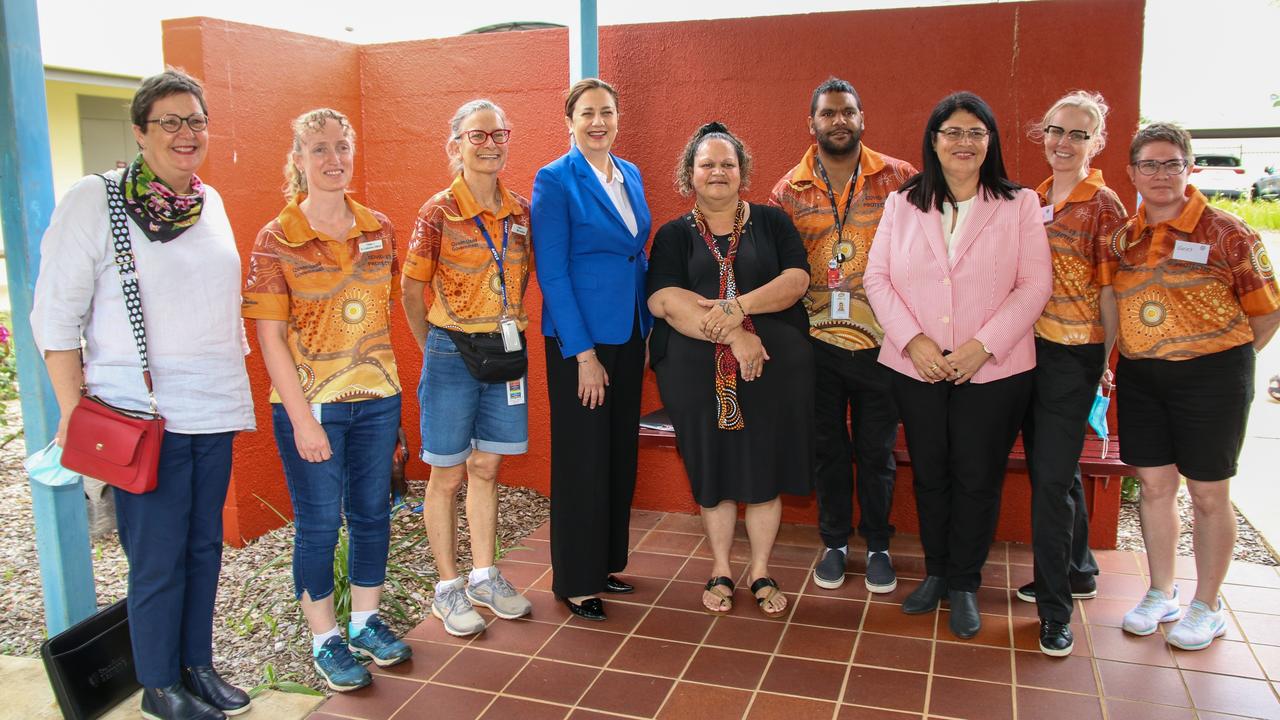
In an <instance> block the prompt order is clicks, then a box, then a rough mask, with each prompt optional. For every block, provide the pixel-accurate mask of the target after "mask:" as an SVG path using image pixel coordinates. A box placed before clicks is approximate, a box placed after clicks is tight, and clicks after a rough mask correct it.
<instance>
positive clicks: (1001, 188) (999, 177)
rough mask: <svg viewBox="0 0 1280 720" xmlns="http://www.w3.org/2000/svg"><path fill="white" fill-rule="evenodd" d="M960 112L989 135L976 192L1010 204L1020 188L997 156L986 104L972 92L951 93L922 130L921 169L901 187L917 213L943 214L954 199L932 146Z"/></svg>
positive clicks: (994, 132)
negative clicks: (935, 211) (980, 123)
mask: <svg viewBox="0 0 1280 720" xmlns="http://www.w3.org/2000/svg"><path fill="white" fill-rule="evenodd" d="M959 110H964V111H966V112H969V113H972V114H973V115H975V116H976V117H977V118H978V120H979V121H981V122H982V124H983V125H985V126H986V128H987V132H988V133H990V134H989V135H988V140H987V156H986V158H984V159H983V161H982V167H980V168H978V190H979V192H982V193H984V194H985V195H986V196H987V197H988V198H990V197H998V198H1001V199H1003V200H1012V199H1013V198H1014V196H1015V195H1016V194H1017V192H1018V190H1020V189H1021V188H1022V186H1021V185H1019V184H1017V183H1015V182H1013V181H1012V180H1010V179H1009V174H1008V173H1006V172H1005V170H1004V158H1003V157H1002V156H1001V155H1000V131H999V130H998V129H997V128H996V116H995V113H993V112H992V111H991V106H989V105H987V103H986V101H985V100H983V99H982V98H980V97H978V96H977V95H974V94H973V93H971V92H958V93H952V94H950V95H948V96H946V97H944V98H942V100H941V101H940V102H939V103H938V104H937V105H936V106H934V108H933V112H931V113H929V122H928V123H927V124H926V125H925V128H924V142H923V143H922V147H921V150H920V156H921V159H922V160H923V162H922V169H921V171H920V172H919V173H917V174H916V175H915V176H913V177H912V178H911V179H910V180H908V181H907V182H905V183H903V185H902V188H901V190H899V192H904V193H906V194H907V201H908V202H910V203H911V204H912V205H915V206H916V208H917V209H919V210H920V212H929V210H931V209H932V210H938V211H941V210H942V206H943V204H944V203H946V202H948V201H949V202H952V203H954V202H955V201H956V199H955V197H954V196H952V194H951V188H950V187H948V186H947V179H946V177H944V176H943V174H942V162H941V161H939V160H938V153H937V151H935V150H934V147H933V144H934V139H935V135H936V133H937V132H938V130H940V129H942V123H944V122H946V120H947V118H949V117H951V115H952V114H953V113H955V112H957V111H959Z"/></svg>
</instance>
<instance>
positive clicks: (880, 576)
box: [867, 552, 898, 594]
mask: <svg viewBox="0 0 1280 720" xmlns="http://www.w3.org/2000/svg"><path fill="white" fill-rule="evenodd" d="M897 587H898V575H897V573H895V572H894V571H893V561H892V560H890V559H889V553H888V552H873V553H867V590H869V591H871V592H873V593H879V594H884V593H891V592H893V591H894V590H895V589H897Z"/></svg>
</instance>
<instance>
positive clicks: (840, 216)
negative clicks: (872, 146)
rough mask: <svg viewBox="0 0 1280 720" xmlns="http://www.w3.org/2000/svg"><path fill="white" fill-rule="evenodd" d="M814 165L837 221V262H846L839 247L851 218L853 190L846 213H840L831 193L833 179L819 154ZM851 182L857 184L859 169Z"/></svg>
mask: <svg viewBox="0 0 1280 720" xmlns="http://www.w3.org/2000/svg"><path fill="white" fill-rule="evenodd" d="M813 163H814V164H815V165H817V166H818V172H819V173H821V174H822V182H823V183H824V184H825V185H826V186H827V202H829V203H831V217H833V218H834V219H835V221H836V248H835V249H834V250H833V252H834V253H835V256H836V261H837V262H844V261H845V260H846V259H848V258H842V257H840V254H841V253H840V250H839V245H840V243H841V242H843V241H844V223H845V220H846V219H848V217H849V211H850V210H851V209H853V190H852V189H850V190H849V201H848V202H846V203H845V205H844V212H840V207H839V205H837V204H836V195H835V193H834V192H832V191H831V178H829V177H827V169H826V168H825V167H823V166H822V158H820V157H818V155H817V153H814V155H813ZM849 182H850V183H853V184H855V185H856V184H857V182H858V168H854V171H853V177H851V178H849Z"/></svg>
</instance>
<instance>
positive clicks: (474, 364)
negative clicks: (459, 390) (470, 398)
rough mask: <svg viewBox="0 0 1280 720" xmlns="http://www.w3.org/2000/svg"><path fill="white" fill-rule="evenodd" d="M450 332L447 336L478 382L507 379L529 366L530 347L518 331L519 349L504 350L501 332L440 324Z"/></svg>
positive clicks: (503, 380)
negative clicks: (480, 331)
mask: <svg viewBox="0 0 1280 720" xmlns="http://www.w3.org/2000/svg"><path fill="white" fill-rule="evenodd" d="M441 329H442V330H444V331H445V332H447V333H449V339H451V340H453V344H454V346H455V347H457V348H458V353H459V354H460V355H462V360H463V362H465V363H466V364H467V371H468V372H470V373H471V377H473V378H475V379H476V380H479V381H480V382H486V383H496V382H510V381H512V380H519V379H520V378H522V377H524V374H525V371H527V370H528V369H529V353H528V350H527V348H528V347H529V346H528V345H527V344H526V343H525V341H524V333H523V332H522V333H520V349H519V350H516V351H514V352H507V351H506V350H505V349H503V347H504V346H503V344H502V333H465V332H462V331H461V330H450V329H448V328H441Z"/></svg>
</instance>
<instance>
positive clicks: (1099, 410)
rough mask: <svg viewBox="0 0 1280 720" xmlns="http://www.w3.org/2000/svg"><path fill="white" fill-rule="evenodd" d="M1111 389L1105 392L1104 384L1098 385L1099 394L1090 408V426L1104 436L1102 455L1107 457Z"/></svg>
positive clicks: (1101, 436) (1100, 435) (1099, 435)
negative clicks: (1108, 410) (1108, 412)
mask: <svg viewBox="0 0 1280 720" xmlns="http://www.w3.org/2000/svg"><path fill="white" fill-rule="evenodd" d="M1109 393H1110V391H1107V393H1104V392H1103V391H1102V386H1101V385H1099V386H1098V394H1097V395H1095V396H1094V398H1093V407H1091V408H1089V427H1092V428H1093V431H1094V432H1095V433H1097V435H1098V437H1100V438H1102V457H1103V458H1106V457H1107V445H1108V443H1109V441H1110V439H1111V438H1110V433H1108V432H1107V408H1108V407H1110V406H1111V395H1110V394H1109Z"/></svg>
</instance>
